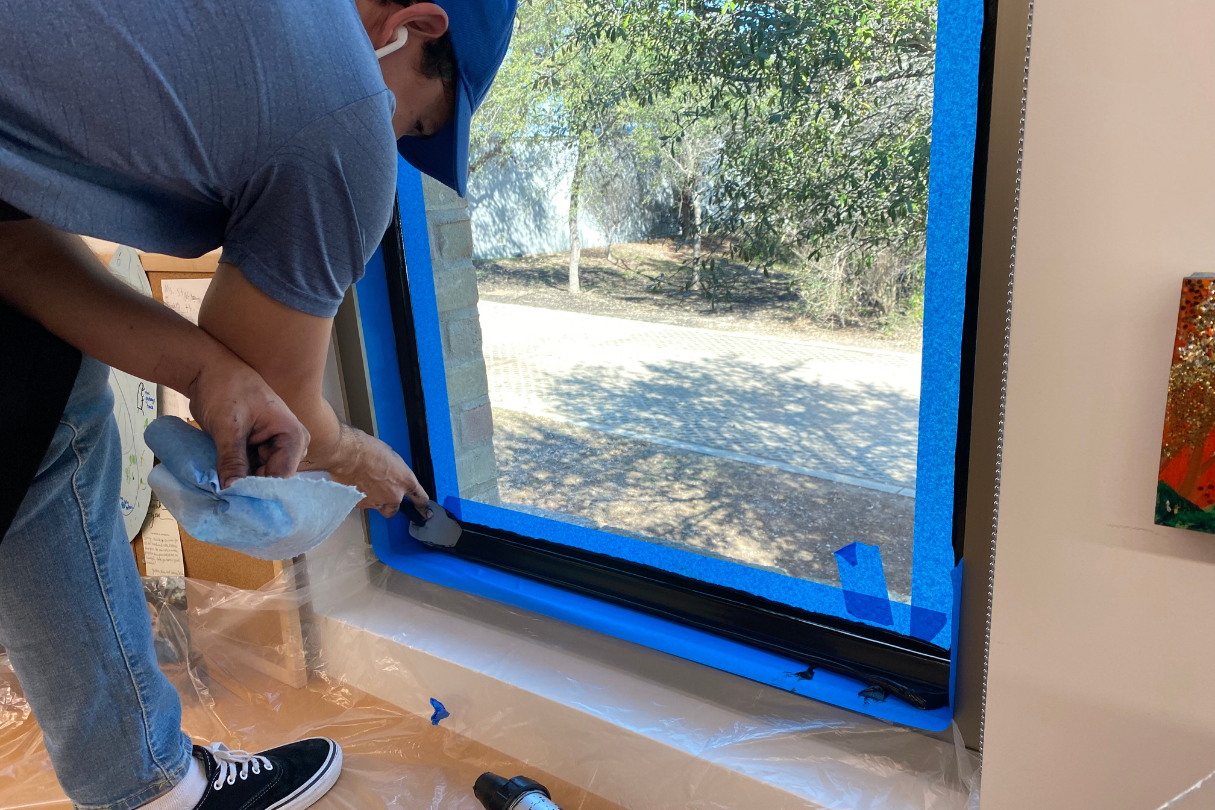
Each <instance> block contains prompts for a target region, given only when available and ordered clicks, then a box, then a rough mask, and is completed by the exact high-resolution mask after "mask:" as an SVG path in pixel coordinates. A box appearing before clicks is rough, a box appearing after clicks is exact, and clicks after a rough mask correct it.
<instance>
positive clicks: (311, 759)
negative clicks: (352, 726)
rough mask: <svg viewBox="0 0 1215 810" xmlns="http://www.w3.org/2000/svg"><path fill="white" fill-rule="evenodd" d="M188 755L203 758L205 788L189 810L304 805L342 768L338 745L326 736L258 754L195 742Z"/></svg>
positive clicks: (276, 809)
mask: <svg viewBox="0 0 1215 810" xmlns="http://www.w3.org/2000/svg"><path fill="white" fill-rule="evenodd" d="M194 756H196V757H198V758H199V760H201V761H202V762H203V763H204V766H205V768H206V776H207V791H206V792H205V793H203V797H202V799H201V800H200V801H199V802H198V804H197V805H195V806H194V810H304V808H305V807H309V806H311V805H312V803H313V802H315V801H317V800H318V799H320V798H321V797H322V796H324V795H325V794H326V793H327V792H328V791H329V788H331V787H333V783H334V782H336V781H337V778H338V775H339V774H340V773H341V772H342V749H341V748H340V747H339V746H338V744H337V743H335V742H334V741H333V740H330V739H328V738H326V737H312V738H309V739H307V740H300V741H299V742H293V743H288V744H287V745H280V746H279V747H278V748H271V749H270V750H269V751H262V752H261V753H260V754H250V753H248V752H246V751H229V750H228V747H227V746H226V745H224V744H223V743H212V744H211V745H210V746H209V747H207V748H203V747H202V746H200V745H196V746H194Z"/></svg>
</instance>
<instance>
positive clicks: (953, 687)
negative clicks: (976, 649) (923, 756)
mask: <svg viewBox="0 0 1215 810" xmlns="http://www.w3.org/2000/svg"><path fill="white" fill-rule="evenodd" d="M965 562H966V561H965V560H962V561H961V562H959V563H958V564H957V565H956V566H954V569H953V574H952V576H951V577H950V578H951V579H952V580H953V615H955V616H958V617H961V615H962V612H961V611H962V566H963V565H964V564H965ZM961 624H962V623H961V621H960V619H959V621H956V622H954V623H953V638H952V639H951V642H952V643H951V644H950V646H949V705H950V706H956V705H957V699H956V696H957V686H958V683H957V682H958V635H959V632H960V626H961Z"/></svg>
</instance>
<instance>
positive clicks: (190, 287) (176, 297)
mask: <svg viewBox="0 0 1215 810" xmlns="http://www.w3.org/2000/svg"><path fill="white" fill-rule="evenodd" d="M210 286H211V279H209V278H167V279H165V280H164V281H162V282H160V297H161V299H162V300H163V301H164V302H165V306H167V307H168V308H169V309H171V310H173V311H174V312H176V313H177V314H178V315H180V316H182V317H183V318H185V319H186V320H187V321H189V322H190V323H192V324H196V325H197V324H198V311H199V310H200V309H201V308H202V302H203V297H204V296H206V294H207V288H208V287H210Z"/></svg>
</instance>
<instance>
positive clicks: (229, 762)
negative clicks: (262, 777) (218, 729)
mask: <svg viewBox="0 0 1215 810" xmlns="http://www.w3.org/2000/svg"><path fill="white" fill-rule="evenodd" d="M207 750H208V751H210V752H211V756H213V757H215V763H216V764H217V765H219V774H218V775H217V776H216V777H215V781H214V782H212V783H211V787H213V788H215V789H216V790H221V789H222V788H223V786H224V784H225V783H227V784H229V785H233V784H236V777H237V774H238V773H239V775H240V778H241V779H248V778H249V770H250V768H252V770H253V773H255V774H259V773H261V772H262V768H265V769H266V770H268V771H272V770H274V766H273V765H271V764H270V760H268V759H266V758H265V757H263V756H262V755H261V754H250V753H249V752H248V751H229V750H228V746H226V745H224V744H223V743H221V742H217V743H211V744H210V745H209V746H207ZM237 766H240V767H239V768H238V767H237Z"/></svg>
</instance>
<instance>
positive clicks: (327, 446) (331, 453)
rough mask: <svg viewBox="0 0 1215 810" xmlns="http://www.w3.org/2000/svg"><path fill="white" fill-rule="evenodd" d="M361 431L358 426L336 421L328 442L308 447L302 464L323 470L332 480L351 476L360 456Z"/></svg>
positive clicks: (361, 444) (361, 446)
mask: <svg viewBox="0 0 1215 810" xmlns="http://www.w3.org/2000/svg"><path fill="white" fill-rule="evenodd" d="M363 436H364V434H363V432H362V431H361V430H359V429H358V428H353V427H350V426H349V425H343V424H342V423H341V422H338V425H337V433H336V434H335V436H334V438H333V440H332V441H330V442H326V443H323V444H321V445H320V446H317V445H316V444H313V445H312V447H310V448H309V452H308V458H307V459H306V460H305V462H304V465H301V469H302V468H303V467H304V466H305V465H306V466H307V468H310V469H316V470H325V471H327V472H328V473H329V474H330V476H332V477H333V478H334V480H339V479H348V478H352V477H353V475H354V472H355V470H356V469H358V466H359V458H360V457H361V456H362V448H363V442H362V439H363Z"/></svg>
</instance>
